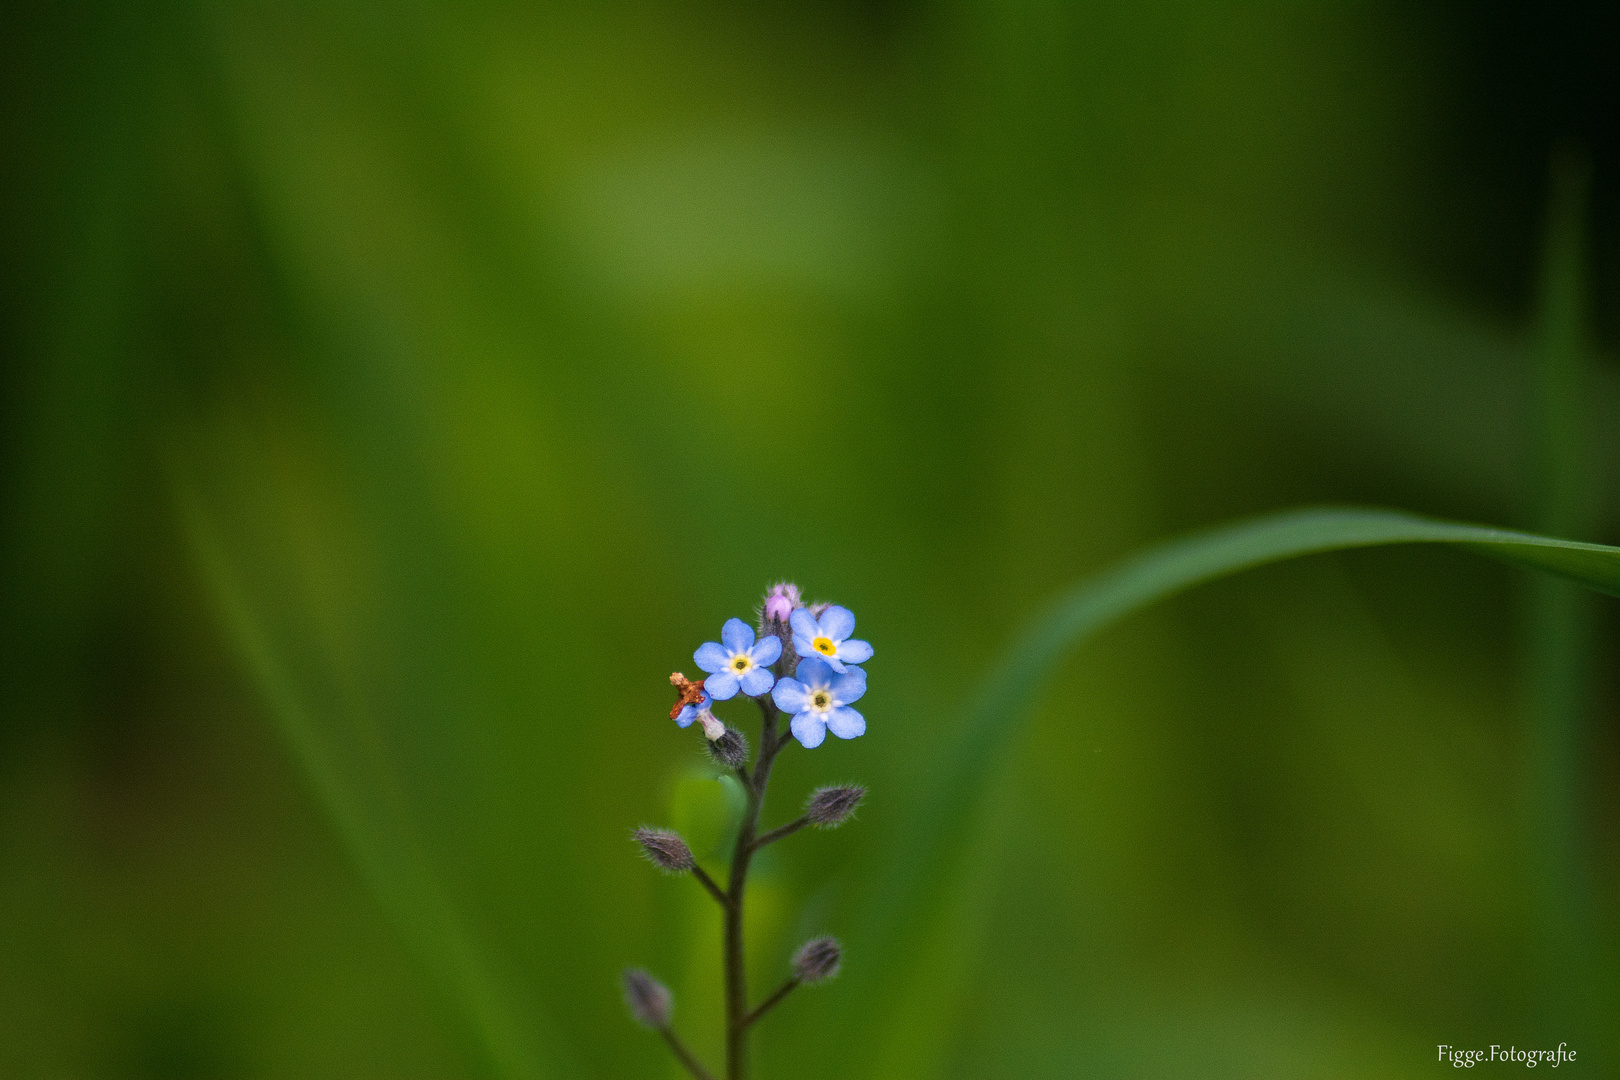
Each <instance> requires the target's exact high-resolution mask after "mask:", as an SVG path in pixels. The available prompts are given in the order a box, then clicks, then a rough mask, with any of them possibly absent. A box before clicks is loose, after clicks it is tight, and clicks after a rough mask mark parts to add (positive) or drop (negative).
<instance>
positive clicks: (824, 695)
mask: <svg viewBox="0 0 1620 1080" xmlns="http://www.w3.org/2000/svg"><path fill="white" fill-rule="evenodd" d="M810 707H811V708H812V709H814V710H816V712H826V711H827V710H828V709H831V708H832V707H833V696H832V692H831V691H830V690H817V691H815V692H814V693H812V694H811V695H810Z"/></svg>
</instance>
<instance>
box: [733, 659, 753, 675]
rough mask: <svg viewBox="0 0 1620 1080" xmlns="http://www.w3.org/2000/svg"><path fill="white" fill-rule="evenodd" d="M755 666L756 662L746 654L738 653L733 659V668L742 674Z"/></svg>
mask: <svg viewBox="0 0 1620 1080" xmlns="http://www.w3.org/2000/svg"><path fill="white" fill-rule="evenodd" d="M753 666H754V662H753V661H752V660H750V659H748V657H746V656H742V655H738V656H734V657H732V659H731V670H732V671H735V672H737V673H738V674H741V673H742V672H744V671H747V670H748V669H749V668H751V667H753Z"/></svg>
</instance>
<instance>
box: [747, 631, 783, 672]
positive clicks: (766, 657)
mask: <svg viewBox="0 0 1620 1080" xmlns="http://www.w3.org/2000/svg"><path fill="white" fill-rule="evenodd" d="M748 655H749V656H752V657H753V658H754V663H756V664H758V665H759V666H760V667H770V666H771V665H772V664H774V663H776V658H777V657H778V656H781V655H782V639H781V638H779V637H777V636H776V635H775V634H767V635H765V636H764V637H762V638H760V639H759V644H758V645H755V646H754V648H753V650H752V651H751V652H749V654H748Z"/></svg>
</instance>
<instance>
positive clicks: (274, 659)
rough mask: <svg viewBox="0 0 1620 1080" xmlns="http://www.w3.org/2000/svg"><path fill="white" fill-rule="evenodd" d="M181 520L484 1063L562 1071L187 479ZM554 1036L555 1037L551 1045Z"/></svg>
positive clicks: (340, 822) (253, 670)
mask: <svg viewBox="0 0 1620 1080" xmlns="http://www.w3.org/2000/svg"><path fill="white" fill-rule="evenodd" d="M178 501H179V503H180V510H181V516H182V519H183V523H184V527H185V530H186V534H187V539H188V540H189V542H190V544H191V547H192V550H193V554H194V556H195V558H196V560H197V563H198V567H199V570H200V572H201V576H202V578H203V581H204V584H205V585H206V587H207V589H208V591H209V593H210V595H211V597H212V599H213V601H214V603H215V604H216V606H217V607H218V609H219V612H220V616H221V619H222V621H223V623H224V625H225V629H226V631H227V632H228V634H229V635H230V637H231V639H232V641H233V643H234V644H235V646H236V648H237V649H238V651H239V653H240V655H241V657H242V661H243V664H244V666H245V668H246V670H247V673H248V674H249V676H250V677H251V678H252V679H253V681H254V682H255V684H256V685H257V686H258V688H259V691H260V693H261V694H262V695H263V696H264V700H265V705H266V709H267V711H268V713H269V714H270V717H271V719H272V720H273V722H274V723H275V726H276V730H277V733H278V734H279V735H280V736H281V738H282V740H283V741H284V742H285V744H286V745H287V748H288V750H289V752H290V753H291V756H292V758H293V759H294V761H295V762H296V764H297V765H298V766H299V768H300V769H301V770H302V772H303V773H304V776H305V778H306V780H307V781H308V782H309V784H310V787H311V788H312V789H313V793H314V795H315V798H316V801H317V803H318V804H319V805H320V807H321V808H322V810H324V811H325V813H326V815H327V817H328V818H329V819H330V821H331V823H332V826H333V829H334V831H335V832H336V833H337V836H338V839H339V841H340V842H341V844H342V845H343V847H344V849H345V850H346V852H347V853H348V855H349V857H350V859H351V860H352V861H353V863H354V864H355V868H356V870H357V871H358V873H359V875H360V878H361V880H362V881H363V882H364V883H365V885H366V886H367V888H368V889H369V890H370V891H371V893H372V895H373V896H374V897H375V898H376V900H377V902H378V905H379V907H380V908H381V909H382V911H383V914H384V915H385V916H386V917H387V918H388V919H389V921H390V922H392V923H393V925H394V927H395V928H396V930H397V931H398V933H399V935H400V937H401V939H402V940H403V942H404V944H405V946H406V948H407V949H408V950H410V953H411V954H412V955H413V956H414V957H415V958H416V960H417V961H418V962H419V963H420V964H421V965H422V966H423V967H424V968H425V969H426V970H427V972H428V974H429V975H430V977H431V979H432V981H433V982H434V983H436V984H437V986H438V987H439V989H440V990H441V992H442V993H443V994H444V995H445V997H446V998H447V999H448V1001H449V1003H450V1004H451V1006H452V1007H453V1008H455V1009H456V1010H457V1011H458V1012H459V1014H460V1017H461V1019H462V1021H463V1022H464V1023H465V1024H466V1027H467V1029H468V1030H469V1032H470V1033H471V1035H472V1037H473V1039H474V1041H475V1042H476V1043H477V1045H478V1046H479V1047H480V1049H481V1050H482V1052H483V1057H484V1060H483V1062H482V1064H483V1066H484V1067H485V1069H486V1070H487V1072H488V1074H489V1075H492V1076H495V1077H499V1078H501V1080H541V1078H542V1077H547V1076H556V1075H561V1074H562V1073H563V1072H564V1070H563V1069H561V1068H560V1067H559V1066H558V1065H557V1062H558V1060H559V1059H560V1055H559V1054H558V1053H557V1052H556V1049H555V1046H554V1045H548V1046H547V1047H545V1049H546V1050H548V1051H550V1052H549V1053H544V1054H542V1053H541V1048H540V1047H537V1046H536V1045H535V1039H534V1037H533V1036H534V1035H535V1032H536V1025H535V1024H534V1023H532V1022H531V1023H523V1022H521V1021H520V1020H519V1016H520V1015H521V1014H522V1012H523V1011H524V1010H521V1009H520V1008H519V1006H518V1005H517V1004H516V1003H515V1002H514V1000H513V998H512V995H511V994H510V993H509V991H508V990H507V988H506V987H505V986H504V985H503V984H502V982H501V980H500V979H499V978H498V977H497V975H496V973H495V972H494V970H493V969H492V968H491V966H490V964H489V962H488V959H487V957H486V956H485V955H484V952H483V950H482V949H481V948H480V947H479V946H478V943H477V942H475V940H474V939H473V936H472V935H471V934H470V933H469V932H468V931H467V928H466V926H465V925H464V924H463V922H462V920H461V918H460V917H459V915H458V913H457V912H456V910H455V907H454V905H453V904H452V903H451V901H450V899H449V897H448V896H447V895H446V894H445V891H444V889H443V888H442V887H441V884H440V882H439V879H438V877H437V875H436V874H435V872H434V870H433V866H432V863H431V860H430V859H429V858H428V855H427V853H426V852H425V851H423V850H422V848H421V846H420V845H419V844H418V843H417V840H416V838H415V836H414V834H413V832H412V830H411V829H410V827H409V825H408V824H407V822H406V815H405V813H404V808H403V807H402V806H401V805H400V796H399V793H398V790H397V785H396V784H395V783H394V778H393V777H392V775H391V773H390V770H389V767H388V763H387V762H386V761H384V760H382V757H381V755H380V753H378V752H377V748H376V747H375V745H374V741H373V740H372V739H371V738H370V737H369V736H370V735H371V734H372V733H370V732H368V731H366V730H363V729H365V728H366V727H367V725H365V724H364V722H363V721H362V720H360V719H359V718H357V717H355V716H352V715H341V714H344V713H346V712H352V710H353V709H355V708H356V706H355V705H354V704H353V703H341V702H339V703H336V704H334V703H332V702H331V701H330V700H328V701H325V702H323V701H322V699H323V698H328V699H330V698H332V697H334V696H335V695H331V694H322V693H321V692H319V691H315V692H312V691H311V688H310V687H309V686H307V685H305V683H306V682H307V680H304V679H301V678H300V677H299V674H298V673H296V672H295V671H294V669H293V667H292V666H291V665H289V664H288V663H287V662H286V660H285V658H284V657H283V656H282V655H281V650H280V649H279V648H278V646H277V643H276V642H275V640H274V635H273V633H272V632H271V631H270V629H269V626H268V622H267V620H266V619H265V618H264V617H263V615H262V612H261V611H260V610H259V605H258V604H257V603H256V601H255V598H254V597H253V596H252V595H251V594H250V590H249V589H247V588H246V587H245V586H244V585H243V583H242V581H241V579H240V575H239V573H238V572H237V569H236V567H235V565H234V564H233V562H232V560H231V558H230V556H229V554H228V553H227V551H226V546H225V545H224V544H223V543H222V542H221V541H220V539H219V537H218V535H217V531H216V529H215V528H214V527H213V525H212V523H211V521H210V518H209V515H208V513H207V512H206V511H205V510H204V508H203V507H202V505H201V503H200V502H199V500H198V499H197V498H196V497H195V496H193V495H191V494H190V493H189V492H188V491H187V490H186V489H185V488H184V487H183V486H180V487H179V496H178ZM548 1042H552V1043H554V1040H548Z"/></svg>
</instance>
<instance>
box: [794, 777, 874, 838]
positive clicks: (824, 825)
mask: <svg viewBox="0 0 1620 1080" xmlns="http://www.w3.org/2000/svg"><path fill="white" fill-rule="evenodd" d="M864 798H866V789H865V788H863V787H861V786H859V785H858V784H840V785H838V786H837V787H824V788H816V790H814V791H812V792H811V793H810V798H809V799H808V800H806V802H805V804H804V816H805V817H807V818H809V819H810V824H812V825H814V826H815V827H816V828H818V829H836V828H838V826H840V825H842V824H843V823H844V822H846V821H848V820H849V818H850V815H851V814H853V813H855V808H856V807H857V806H859V805H860V804H861V800H862V799H864Z"/></svg>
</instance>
